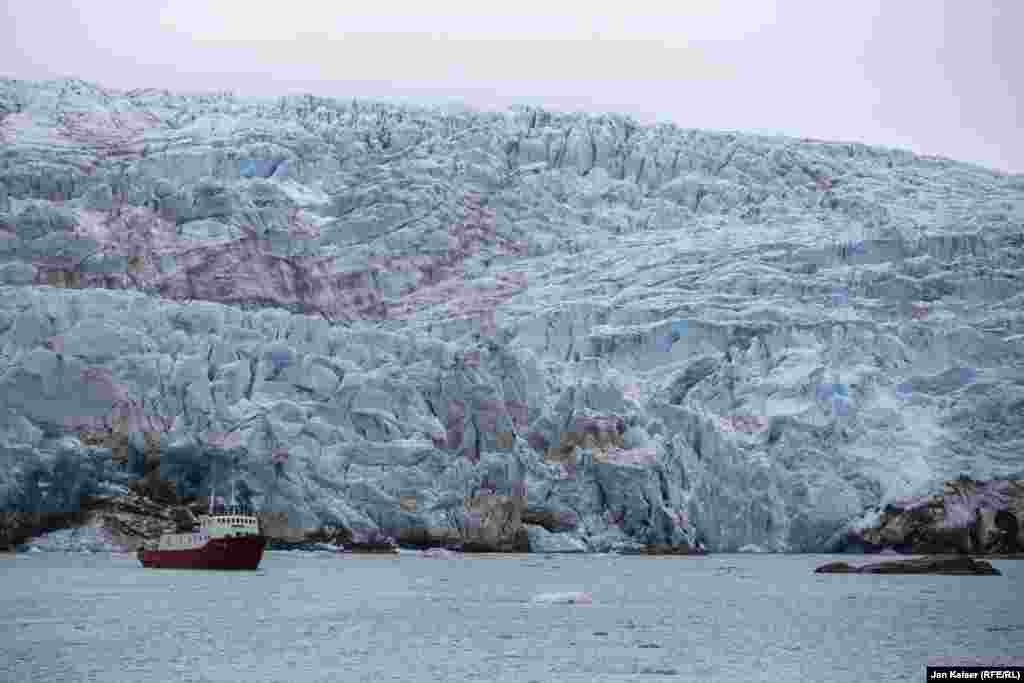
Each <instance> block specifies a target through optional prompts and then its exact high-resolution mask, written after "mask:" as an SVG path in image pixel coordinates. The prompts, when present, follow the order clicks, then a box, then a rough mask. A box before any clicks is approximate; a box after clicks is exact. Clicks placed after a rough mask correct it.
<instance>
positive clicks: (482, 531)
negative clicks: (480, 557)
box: [462, 494, 530, 552]
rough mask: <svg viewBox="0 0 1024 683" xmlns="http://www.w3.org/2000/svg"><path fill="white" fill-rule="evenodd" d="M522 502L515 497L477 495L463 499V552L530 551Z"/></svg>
mask: <svg viewBox="0 0 1024 683" xmlns="http://www.w3.org/2000/svg"><path fill="white" fill-rule="evenodd" d="M521 510H522V501H521V499H518V498H516V497H514V496H503V495H494V494H484V495H478V496H474V497H472V498H470V499H469V500H468V501H466V515H467V519H468V522H467V525H466V528H465V531H464V534H463V542H462V550H463V551H464V552H529V550H530V542H529V537H528V535H527V530H526V529H525V528H524V527H523V524H522V517H521Z"/></svg>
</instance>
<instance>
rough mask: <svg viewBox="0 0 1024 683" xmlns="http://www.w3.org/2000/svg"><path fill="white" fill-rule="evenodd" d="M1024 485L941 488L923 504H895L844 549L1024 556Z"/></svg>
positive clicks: (971, 483)
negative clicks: (1023, 552) (877, 521)
mask: <svg viewBox="0 0 1024 683" xmlns="http://www.w3.org/2000/svg"><path fill="white" fill-rule="evenodd" d="M1021 519H1024V481H1019V480H996V481H975V480H972V479H968V478H966V477H962V478H960V479H957V480H954V481H949V482H946V484H945V485H944V487H943V492H942V493H941V494H939V495H934V496H931V497H928V498H919V499H913V500H905V501H898V502H896V503H893V504H890V505H888V506H887V507H886V508H885V509H884V510H882V511H881V515H880V520H879V523H878V524H877V525H876V526H874V527H872V528H869V529H865V530H863V531H861V532H859V533H856V534H851V535H850V536H849V537H848V539H847V541H846V544H845V545H847V546H850V545H852V546H861V547H863V548H865V549H867V550H868V551H869V552H870V551H873V550H881V549H883V548H892V549H895V550H897V551H899V552H903V553H912V554H942V553H961V554H971V555H1013V554H1015V553H1019V552H1022V551H1024V531H1022V529H1021V524H1020V520H1021Z"/></svg>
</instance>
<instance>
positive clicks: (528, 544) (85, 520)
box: [0, 491, 706, 556]
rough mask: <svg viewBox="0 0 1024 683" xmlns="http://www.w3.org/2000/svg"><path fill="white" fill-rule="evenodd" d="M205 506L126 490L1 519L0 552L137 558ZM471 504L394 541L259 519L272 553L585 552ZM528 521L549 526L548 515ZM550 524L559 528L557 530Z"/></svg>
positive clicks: (280, 518)
mask: <svg viewBox="0 0 1024 683" xmlns="http://www.w3.org/2000/svg"><path fill="white" fill-rule="evenodd" d="M502 502H504V503H505V504H502ZM207 506H208V499H204V498H198V499H194V500H191V501H183V502H179V503H168V502H166V501H165V502H158V501H155V500H153V499H152V498H149V497H147V496H144V495H140V494H139V493H136V492H134V491H123V492H121V493H120V494H119V495H110V496H95V497H89V498H86V499H84V500H83V501H82V504H81V506H80V508H79V510H78V511H76V512H74V513H66V514H49V515H45V514H26V513H2V517H0V552H3V551H8V552H10V551H17V550H27V549H29V548H31V547H39V546H40V539H46V538H47V537H50V536H53V535H54V534H57V535H58V538H62V537H63V536H68V535H71V536H74V535H75V534H79V533H80V534H82V535H83V536H82V540H80V541H79V542H77V543H75V542H71V541H65V542H57V543H56V547H57V548H58V549H59V548H64V547H80V548H84V549H86V550H90V551H92V550H94V549H98V550H104V549H107V550H112V551H123V552H133V551H135V550H137V549H138V548H139V547H140V546H142V545H143V544H144V543H145V542H146V541H150V540H154V539H157V538H159V537H160V535H161V534H163V533H168V532H174V531H186V530H189V529H192V528H193V525H194V524H195V523H196V521H197V518H198V516H199V515H200V514H202V513H203V511H204V510H205V509H206V508H207ZM466 506H467V507H468V508H469V509H471V510H472V509H474V508H476V509H479V508H481V507H485V508H486V507H488V506H489V507H490V508H491V509H492V514H491V515H490V516H487V515H482V516H481V521H482V524H481V525H480V526H479V527H476V528H473V529H466V530H463V533H462V534H458V535H457V534H453V533H452V532H451V531H450V530H443V529H440V530H430V529H424V530H415V529H414V530H402V531H400V532H398V533H395V534H393V535H389V534H385V533H381V532H378V531H371V532H368V533H366V532H363V533H360V532H358V531H353V530H350V529H346V528H343V527H329V528H319V529H307V530H302V529H294V528H290V527H289V526H288V524H287V516H286V515H281V514H273V513H269V514H259V515H258V516H259V517H260V518H261V524H262V526H263V529H264V533H265V534H266V535H267V536H268V537H269V545H268V549H269V550H279V551H282V550H283V551H287V550H296V551H327V552H352V553H396V552H398V549H399V548H406V549H412V550H421V551H429V550H433V549H438V550H443V551H452V552H463V553H526V552H539V553H562V552H570V553H574V552H588V550H587V548H586V547H585V546H584V545H582V543H579V542H576V543H572V542H569V541H567V540H566V539H559V538H557V537H558V536H560V535H561V534H559V533H557V532H551V531H548V530H547V529H545V528H544V527H542V526H540V525H533V524H524V523H523V522H522V519H521V518H519V519H512V518H513V517H516V518H518V517H519V515H518V513H517V510H518V506H517V505H514V504H509V503H508V501H507V500H506V501H498V502H497V503H495V502H493V501H492V502H490V503H488V502H481V501H480V500H478V499H477V498H473V499H470V500H468V501H467V502H466ZM494 509H498V510H505V512H506V513H507V514H505V515H504V516H503V515H500V514H493V510H494ZM528 518H529V519H531V520H534V521H545V518H543V516H533V517H528ZM503 525H511V526H513V528H514V529H515V530H514V531H513V532H511V533H504V532H502V531H501V527H502V526H503ZM552 526H554V528H556V529H557V528H558V527H557V525H552ZM538 531H539V532H540V535H539V534H538ZM61 535H63V536H61ZM531 539H532V540H531ZM538 539H539V540H538ZM42 545H44V546H45V545H47V543H45V542H43V543H42ZM49 545H54V544H53V543H49ZM620 552H622V553H623V554H635V555H680V556H682V555H703V554H706V551H705V550H704V549H697V548H690V547H688V546H682V545H678V546H672V545H666V544H659V545H650V546H642V545H637V546H627V547H623V548H621V549H620Z"/></svg>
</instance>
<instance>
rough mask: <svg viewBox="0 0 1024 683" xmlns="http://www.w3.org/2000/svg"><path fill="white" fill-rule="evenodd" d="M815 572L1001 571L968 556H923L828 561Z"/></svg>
mask: <svg viewBox="0 0 1024 683" xmlns="http://www.w3.org/2000/svg"><path fill="white" fill-rule="evenodd" d="M814 573H815V574H943V575H949V576H1001V575H1002V572H1000V571H999V570H998V569H996V568H995V567H993V566H992V565H991V564H990V563H988V562H985V561H984V560H975V559H973V558H970V557H925V558H914V559H907V560H890V561H888V562H878V563H874V564H866V565H862V566H860V567H854V566H851V565H849V564H847V563H846V562H830V563H828V564H823V565H822V566H820V567H818V568H817V569H815V570H814Z"/></svg>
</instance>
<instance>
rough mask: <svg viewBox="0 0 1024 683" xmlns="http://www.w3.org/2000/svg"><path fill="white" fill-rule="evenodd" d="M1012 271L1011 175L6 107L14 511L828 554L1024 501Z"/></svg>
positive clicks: (189, 107) (195, 106)
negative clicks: (114, 502)
mask: <svg viewBox="0 0 1024 683" xmlns="http://www.w3.org/2000/svg"><path fill="white" fill-rule="evenodd" d="M1022 266H1024V177H1022V176H1019V175H1018V176H1014V175H1007V174H1001V173H996V172H993V171H989V170H986V169H983V168H978V167H975V166H970V165H966V164H962V163H956V162H953V161H948V160H944V159H938V158H927V157H919V156H915V155H913V154H910V153H908V152H905V151H899V150H892V149H882V148H877V147H870V146H866V145H863V144H840V143H827V142H820V141H814V140H796V139H787V138H768V137H755V136H752V135H743V134H737V133H721V132H707V131H700V130H686V129H680V128H677V127H675V126H671V125H657V126H641V125H638V124H637V123H635V122H634V121H631V120H630V119H628V118H624V117H620V116H584V115H569V114H558V113H552V112H548V111H544V110H541V109H535V108H521V109H516V110H513V111H510V112H508V113H476V112H460V113H457V114H453V113H450V112H444V111H441V110H437V109H430V108H414V107H410V106H406V105H401V106H399V105H392V104H384V103H371V102H362V101H341V100H330V99H323V98H316V97H289V98H282V99H276V100H255V99H243V98H236V97H234V96H231V95H230V94H218V95H195V96H184V95H176V94H172V93H168V92H163V91H156V90H138V91H131V92H113V91H109V90H105V89H103V88H101V87H99V86H96V85H93V84H89V83H85V82H81V81H72V80H65V81H56V82H45V83H37V82H24V81H15V80H0V510H2V511H4V512H5V513H7V514H8V518H11V515H15V513H17V514H21V515H33V514H35V515H38V514H46V513H63V512H70V511H74V510H75V509H76V507H77V506H78V505H79V502H80V501H81V499H82V496H90V495H95V494H97V492H98V491H100V490H101V489H102V488H103V487H104V486H111V485H113V486H124V485H128V484H132V483H133V482H135V483H136V484H137V483H138V481H139V480H140V479H144V480H145V481H146V482H147V483H148V485H151V486H155V485H156V484H157V483H159V482H164V483H165V485H166V486H165V487H166V488H167V490H166V491H165V492H166V493H167V495H169V496H170V497H171V498H174V497H179V498H182V499H187V498H195V497H198V496H202V495H205V494H206V492H208V491H209V488H210V485H211V478H212V477H214V476H216V477H217V481H218V484H219V486H220V488H221V491H224V492H226V487H227V485H228V482H229V481H231V480H234V481H235V482H236V484H237V489H238V491H239V494H240V496H242V497H243V498H245V499H247V500H248V501H249V502H251V503H252V504H253V505H255V506H256V507H258V508H259V509H261V510H264V511H268V512H269V511H273V512H277V513H280V515H282V517H281V519H285V518H286V519H287V522H282V524H286V526H287V528H288V529H291V530H293V531H294V530H304V529H316V528H322V527H327V528H343V529H345V530H347V532H348V533H350V534H352V535H353V536H355V537H359V536H361V535H362V536H372V535H374V534H387V535H392V536H395V537H396V538H399V540H403V541H404V542H407V543H412V544H415V545H421V546H429V545H445V544H448V543H449V542H452V541H458V542H462V543H465V544H468V547H481V548H497V549H521V548H523V547H524V545H531V546H533V547H534V549H544V548H554V549H567V548H568V549H573V550H578V549H586V550H593V551H605V550H613V549H621V550H629V549H634V550H639V549H643V548H660V549H664V550H666V551H669V552H671V551H674V550H679V549H682V550H685V549H687V548H691V547H694V546H695V544H696V543H697V541H698V540H700V541H702V542H703V543H704V544H706V546H707V547H708V548H709V549H711V550H718V551H722V550H735V549H739V548H741V547H747V548H751V547H756V548H759V549H766V550H820V549H822V548H824V547H825V545H826V543H828V541H829V539H832V538H835V537H836V534H837V533H839V532H840V531H841V530H842V529H843V528H846V527H847V526H848V525H849V524H851V522H853V521H854V520H857V519H858V518H860V517H861V516H862V514H863V513H864V511H865V510H867V509H872V508H877V507H883V506H885V505H887V504H888V503H890V502H892V501H895V500H901V499H904V498H906V497H908V496H926V495H930V494H932V493H934V492H936V491H938V490H941V487H942V482H943V481H945V480H948V479H951V478H953V477H956V476H958V475H961V474H963V475H967V476H970V477H973V478H975V479H992V478H1000V477H1003V478H1014V477H1016V478H1021V477H1024V365H1022V361H1024V270H1022ZM15 516H16V515H15ZM282 533H283V532H282Z"/></svg>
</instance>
